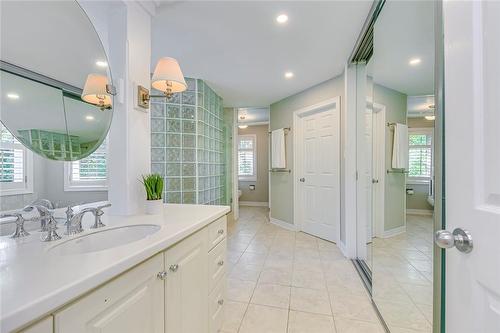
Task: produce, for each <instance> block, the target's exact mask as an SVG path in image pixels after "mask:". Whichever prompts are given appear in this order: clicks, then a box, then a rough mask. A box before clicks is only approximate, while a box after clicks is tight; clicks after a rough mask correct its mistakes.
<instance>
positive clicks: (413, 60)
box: [408, 58, 422, 66]
mask: <svg viewBox="0 0 500 333" xmlns="http://www.w3.org/2000/svg"><path fill="white" fill-rule="evenodd" d="M421 62H422V59H420V58H411V59H410V61H408V63H409V64H410V66H416V65H418V64H420V63H421Z"/></svg>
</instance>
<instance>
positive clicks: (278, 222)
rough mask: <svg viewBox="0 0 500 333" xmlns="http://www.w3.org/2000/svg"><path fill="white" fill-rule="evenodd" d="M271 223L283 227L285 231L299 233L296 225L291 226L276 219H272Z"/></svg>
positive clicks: (270, 219)
mask: <svg viewBox="0 0 500 333" xmlns="http://www.w3.org/2000/svg"><path fill="white" fill-rule="evenodd" d="M269 222H271V223H272V224H274V225H277V226H278V227H282V228H283V229H286V230H290V231H297V228H296V227H295V225H294V224H290V223H288V222H285V221H281V220H278V219H275V218H272V217H270V218H269Z"/></svg>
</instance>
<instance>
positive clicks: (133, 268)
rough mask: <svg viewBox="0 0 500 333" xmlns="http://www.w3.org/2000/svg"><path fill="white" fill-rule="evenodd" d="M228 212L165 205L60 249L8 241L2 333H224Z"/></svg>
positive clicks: (70, 239) (35, 238) (57, 244)
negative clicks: (221, 331) (156, 211)
mask: <svg viewBox="0 0 500 333" xmlns="http://www.w3.org/2000/svg"><path fill="white" fill-rule="evenodd" d="M228 212H229V207H226V206H202V205H175V204H167V205H165V206H164V212H163V214H162V215H140V216H120V217H119V216H108V215H104V216H103V218H102V221H103V222H104V224H106V227H103V228H100V229H97V230H92V231H90V230H89V229H86V231H84V232H83V233H80V234H78V235H73V236H64V237H63V238H62V239H61V240H59V241H54V242H49V243H47V242H41V241H40V238H39V237H40V233H32V234H31V235H30V236H28V237H25V238H23V239H18V240H14V239H10V238H8V237H2V239H1V245H2V247H3V249H2V251H3V254H2V261H1V273H0V281H1V289H2V297H1V312H0V319H1V327H0V331H1V332H5V333H7V332H30V333H51V332H57V333H80V332H96V331H99V332H117V333H118V332H119V333H127V332H130V333H132V332H134V333H136V332H154V333H160V332H168V333H183V332H185V333H192V332H197V333H202V332H207V333H208V332H217V331H218V330H219V329H220V327H221V324H222V317H223V309H224V292H225V262H224V261H225V255H226V234H227V225H226V216H225V214H227V213H228ZM85 223H91V221H90V220H87V221H85ZM134 234H139V236H133V235H134ZM107 235H112V237H108V236H107ZM123 239H125V240H126V242H123V241H121V240H123ZM111 240H112V241H111Z"/></svg>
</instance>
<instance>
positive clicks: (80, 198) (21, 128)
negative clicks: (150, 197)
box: [0, 1, 113, 236]
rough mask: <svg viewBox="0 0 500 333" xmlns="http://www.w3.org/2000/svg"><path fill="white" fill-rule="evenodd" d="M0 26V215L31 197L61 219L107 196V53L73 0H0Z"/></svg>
mask: <svg viewBox="0 0 500 333" xmlns="http://www.w3.org/2000/svg"><path fill="white" fill-rule="evenodd" d="M0 25H1V26H0V34H1V35H0V107H1V109H0V120H1V126H0V213H9V212H12V211H16V210H20V209H22V208H24V207H25V206H27V205H29V204H32V203H34V202H36V203H38V204H43V205H45V206H47V207H48V208H54V209H56V211H55V216H56V218H57V220H58V222H59V223H64V221H65V218H66V214H65V207H67V206H75V205H80V204H84V203H91V202H93V203H94V204H93V205H94V206H95V202H100V201H106V200H107V198H108V195H107V159H106V156H107V144H106V137H107V133H108V129H109V127H110V124H111V120H112V115H113V110H112V109H111V107H112V103H113V101H112V89H111V88H112V87H111V86H110V85H109V84H111V83H112V81H111V76H110V71H109V68H108V61H107V58H106V53H105V51H104V48H103V46H102V44H101V41H100V39H99V36H98V35H97V33H96V31H95V29H94V26H93V25H92V23H91V22H90V20H89V18H88V17H87V15H86V14H85V12H84V11H83V10H82V9H81V8H80V6H79V4H78V3H77V2H76V1H0ZM42 199H44V200H42ZM75 210H78V207H75ZM25 217H27V218H28V217H29V214H27V216H25ZM25 227H26V229H27V231H31V230H39V229H40V222H26V224H25ZM13 230H14V224H13V221H12V218H10V219H9V218H6V219H0V236H7V235H9V234H11V233H12V232H13Z"/></svg>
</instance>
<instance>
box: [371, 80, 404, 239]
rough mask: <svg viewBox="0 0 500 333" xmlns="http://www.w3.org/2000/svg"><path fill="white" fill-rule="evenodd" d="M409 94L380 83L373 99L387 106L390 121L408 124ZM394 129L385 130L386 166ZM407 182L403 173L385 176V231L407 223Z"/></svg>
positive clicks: (387, 166) (375, 86) (388, 162)
mask: <svg viewBox="0 0 500 333" xmlns="http://www.w3.org/2000/svg"><path fill="white" fill-rule="evenodd" d="M406 99H407V96H406V95H405V94H403V93H400V92H398V91H396V90H393V89H389V88H386V87H384V86H381V85H379V84H374V86H373V100H374V101H375V102H376V103H379V104H382V105H384V106H385V112H386V121H387V122H388V123H401V124H406ZM393 137H394V130H393V129H392V128H390V127H386V131H385V166H386V169H390V168H391V163H392V143H393ZM405 206H406V182H405V176H404V174H401V173H389V174H386V176H385V219H384V231H388V230H391V229H394V228H398V227H401V226H404V225H405V221H406V214H405Z"/></svg>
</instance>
